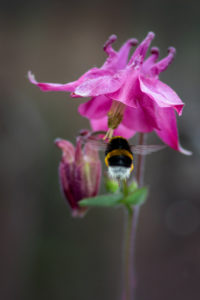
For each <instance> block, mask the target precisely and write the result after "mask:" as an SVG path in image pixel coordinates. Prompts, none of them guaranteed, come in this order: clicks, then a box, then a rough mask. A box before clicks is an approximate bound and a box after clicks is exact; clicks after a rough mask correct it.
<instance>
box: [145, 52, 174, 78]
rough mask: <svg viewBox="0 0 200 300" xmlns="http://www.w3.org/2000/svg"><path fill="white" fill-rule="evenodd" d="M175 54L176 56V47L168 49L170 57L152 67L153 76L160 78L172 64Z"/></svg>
mask: <svg viewBox="0 0 200 300" xmlns="http://www.w3.org/2000/svg"><path fill="white" fill-rule="evenodd" d="M175 54H176V49H175V48H174V47H170V48H169V49H168V55H167V56H166V57H165V58H163V59H162V60H160V61H159V62H157V63H156V64H154V65H153V66H152V68H151V73H152V75H153V76H158V75H159V74H160V73H161V72H163V71H165V70H166V69H167V68H168V66H169V65H170V64H171V63H172V61H173V59H174V56H175Z"/></svg>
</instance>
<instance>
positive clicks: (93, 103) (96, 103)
mask: <svg viewBox="0 0 200 300" xmlns="http://www.w3.org/2000/svg"><path fill="white" fill-rule="evenodd" d="M111 104H112V100H111V99H109V98H107V97H106V96H97V97H93V98H92V99H91V100H89V101H87V102H85V103H82V104H80V105H79V107H78V111H79V113H80V114H81V115H82V116H84V117H86V118H88V119H99V118H102V117H104V116H105V115H106V114H107V113H108V111H109V109H110V107H111Z"/></svg>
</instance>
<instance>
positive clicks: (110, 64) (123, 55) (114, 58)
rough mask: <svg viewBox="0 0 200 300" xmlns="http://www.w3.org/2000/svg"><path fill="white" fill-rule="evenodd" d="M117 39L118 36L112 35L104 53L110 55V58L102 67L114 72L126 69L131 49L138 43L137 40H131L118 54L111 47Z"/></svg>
mask: <svg viewBox="0 0 200 300" xmlns="http://www.w3.org/2000/svg"><path fill="white" fill-rule="evenodd" d="M116 39H117V37H116V35H111V36H110V37H109V39H108V41H107V42H106V43H105V45H104V51H105V52H106V53H107V54H108V56H109V57H108V58H107V60H106V62H105V63H104V64H103V66H102V67H101V68H102V69H111V70H112V71H118V70H121V69H123V68H125V66H126V64H127V60H128V56H129V52H130V49H131V47H132V46H136V45H137V43H138V41H137V40H136V39H129V40H128V41H126V43H125V44H124V45H123V46H122V47H121V48H120V50H119V51H118V52H116V51H115V50H113V48H112V46H111V44H112V43H113V42H115V40H116Z"/></svg>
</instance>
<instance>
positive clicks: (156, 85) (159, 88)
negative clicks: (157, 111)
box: [139, 75, 184, 115]
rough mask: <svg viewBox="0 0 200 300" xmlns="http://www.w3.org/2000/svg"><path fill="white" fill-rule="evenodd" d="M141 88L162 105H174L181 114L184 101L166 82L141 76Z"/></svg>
mask: <svg viewBox="0 0 200 300" xmlns="http://www.w3.org/2000/svg"><path fill="white" fill-rule="evenodd" d="M139 82H140V88H141V91H142V92H143V93H145V94H146V95H148V96H149V97H150V98H151V99H152V100H154V101H155V102H156V103H157V104H158V106H160V107H174V108H175V109H176V111H177V112H178V114H179V115H181V113H182V110H183V106H184V103H183V102H182V101H181V99H180V98H179V96H178V95H177V94H176V93H175V92H174V91H173V90H172V89H171V88H170V87H169V86H168V85H166V84H164V83H163V82H161V81H160V80H157V79H154V78H147V77H144V76H142V75H141V76H140V77H139Z"/></svg>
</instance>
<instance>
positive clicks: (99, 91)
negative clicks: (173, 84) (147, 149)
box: [29, 32, 190, 154]
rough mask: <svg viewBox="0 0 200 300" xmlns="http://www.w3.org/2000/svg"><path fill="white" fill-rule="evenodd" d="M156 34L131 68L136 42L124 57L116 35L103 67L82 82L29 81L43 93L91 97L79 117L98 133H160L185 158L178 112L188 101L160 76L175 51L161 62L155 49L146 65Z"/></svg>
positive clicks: (127, 46) (136, 54) (126, 47)
mask: <svg viewBox="0 0 200 300" xmlns="http://www.w3.org/2000/svg"><path fill="white" fill-rule="evenodd" d="M153 38H154V33H152V32H149V33H148V35H147V37H146V38H145V39H144V41H143V42H142V43H141V44H140V45H139V46H138V47H137V49H136V50H135V52H134V53H133V55H132V56H131V58H130V60H129V61H128V63H127V60H128V55H129V51H130V48H131V46H132V45H135V44H136V40H135V39H132V40H128V41H127V42H126V43H125V44H124V45H123V46H122V48H121V49H120V50H119V52H116V51H114V50H113V48H112V46H111V44H112V43H113V42H114V41H115V40H116V36H111V37H110V38H109V40H108V41H107V43H106V44H105V46H104V50H105V52H106V53H107V54H108V58H107V60H106V62H105V63H104V64H103V66H102V67H101V68H93V69H90V70H89V71H88V72H86V73H85V74H84V75H83V76H81V77H80V78H79V79H78V80H77V81H74V82H71V83H67V84H52V83H39V82H37V81H36V80H35V78H34V76H33V75H32V74H31V73H30V72H29V80H30V81H31V82H32V83H33V84H35V85H37V86H39V87H40V89H41V90H43V91H50V90H51V91H69V92H71V95H72V97H92V98H91V100H89V101H88V102H86V103H83V104H81V105H80V106H79V113H80V114H81V115H83V116H85V117H87V118H88V119H90V122H91V125H92V128H93V130H95V131H97V130H106V131H107V130H108V128H110V129H111V135H112V133H113V130H115V132H114V133H115V134H117V135H122V136H124V137H126V138H130V137H132V136H133V135H134V134H135V133H136V132H151V131H153V130H154V131H155V132H156V133H157V135H158V136H159V137H160V138H161V140H162V141H163V142H164V143H166V144H167V145H169V146H170V147H171V148H173V149H175V150H177V151H180V152H182V153H184V154H190V152H189V151H186V150H184V149H183V148H182V147H181V146H180V143H179V140H178V130H177V124H176V116H175V111H177V113H178V114H179V115H181V113H182V109H183V106H184V104H183V102H182V101H181V99H180V98H179V97H178V95H177V94H176V93H175V92H174V91H173V90H172V89H171V88H170V87H169V86H167V85H166V84H164V83H163V82H161V81H160V80H159V74H160V72H162V71H164V70H165V69H167V67H168V65H169V64H170V63H171V62H172V60H173V58H174V55H175V49H174V48H172V47H171V48H169V53H168V56H167V57H166V58H164V59H162V60H161V61H159V62H157V59H158V56H159V51H158V49H157V48H152V51H151V56H150V57H149V58H148V59H147V60H146V61H145V60H144V59H145V56H146V53H147V50H148V48H149V46H150V43H151V41H152V39H153Z"/></svg>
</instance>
